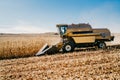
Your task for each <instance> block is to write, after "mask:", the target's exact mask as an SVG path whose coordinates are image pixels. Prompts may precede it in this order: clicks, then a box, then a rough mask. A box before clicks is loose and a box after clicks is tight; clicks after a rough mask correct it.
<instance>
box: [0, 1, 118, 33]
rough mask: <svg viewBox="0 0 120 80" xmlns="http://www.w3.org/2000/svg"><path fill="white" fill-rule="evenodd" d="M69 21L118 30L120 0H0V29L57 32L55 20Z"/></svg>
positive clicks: (61, 22) (22, 31)
mask: <svg viewBox="0 0 120 80" xmlns="http://www.w3.org/2000/svg"><path fill="white" fill-rule="evenodd" d="M72 23H75V24H78V23H89V24H91V25H92V27H93V28H109V29H110V30H111V31H112V32H113V33H120V0H0V33H43V32H57V29H56V24H72Z"/></svg>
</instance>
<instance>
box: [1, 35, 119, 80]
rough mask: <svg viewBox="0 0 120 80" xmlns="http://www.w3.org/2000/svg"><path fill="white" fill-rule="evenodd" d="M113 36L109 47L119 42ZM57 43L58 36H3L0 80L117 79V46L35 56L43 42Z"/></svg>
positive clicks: (117, 38)
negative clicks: (113, 40) (113, 39)
mask: <svg viewBox="0 0 120 80" xmlns="http://www.w3.org/2000/svg"><path fill="white" fill-rule="evenodd" d="M115 35H116V36H117V37H116V38H115V42H112V43H107V44H108V45H113V44H119V43H120V42H119V40H120V35H119V34H115ZM59 40H60V38H59V37H58V36H57V35H54V36H48V35H45V36H43V35H32V36H31V35H30V36H28V35H24V36H23V35H19V36H18V35H12V36H9V35H2V36H1V37H0V58H1V60H0V80H79V79H81V80H88V79H89V80H103V79H105V80H120V46H116V47H114V46H113V47H108V49H106V50H94V49H85V50H84V49H78V50H76V51H75V52H73V53H66V54H62V53H57V54H54V55H44V56H39V57H34V55H35V53H36V52H37V51H38V50H39V49H40V48H41V47H42V46H43V45H44V43H48V44H55V43H57V42H58V41H59ZM1 45H2V46H1ZM30 56H31V57H30ZM18 57H20V58H18ZM5 58H6V59H5ZM7 58H14V59H7ZM2 59H3V60H2Z"/></svg>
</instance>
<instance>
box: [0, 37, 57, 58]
mask: <svg viewBox="0 0 120 80" xmlns="http://www.w3.org/2000/svg"><path fill="white" fill-rule="evenodd" d="M54 40H56V39H55V37H54V36H53V37H49V36H24V35H22V36H1V37H0V59H4V58H17V57H26V56H33V55H35V54H36V53H37V52H38V50H39V49H40V48H41V47H42V46H43V45H44V44H45V43H48V44H50V45H51V44H52V42H55V41H54Z"/></svg>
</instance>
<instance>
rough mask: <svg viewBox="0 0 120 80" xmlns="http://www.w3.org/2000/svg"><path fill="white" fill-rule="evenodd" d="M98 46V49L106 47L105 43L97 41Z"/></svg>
mask: <svg viewBox="0 0 120 80" xmlns="http://www.w3.org/2000/svg"><path fill="white" fill-rule="evenodd" d="M98 48H100V49H106V44H105V42H99V43H98Z"/></svg>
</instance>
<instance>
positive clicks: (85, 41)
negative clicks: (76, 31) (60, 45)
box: [73, 36, 95, 43]
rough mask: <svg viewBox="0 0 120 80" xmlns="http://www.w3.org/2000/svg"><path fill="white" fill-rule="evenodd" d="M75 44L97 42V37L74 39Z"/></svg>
mask: <svg viewBox="0 0 120 80" xmlns="http://www.w3.org/2000/svg"><path fill="white" fill-rule="evenodd" d="M73 39H74V41H75V43H93V42H95V36H87V37H73Z"/></svg>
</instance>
